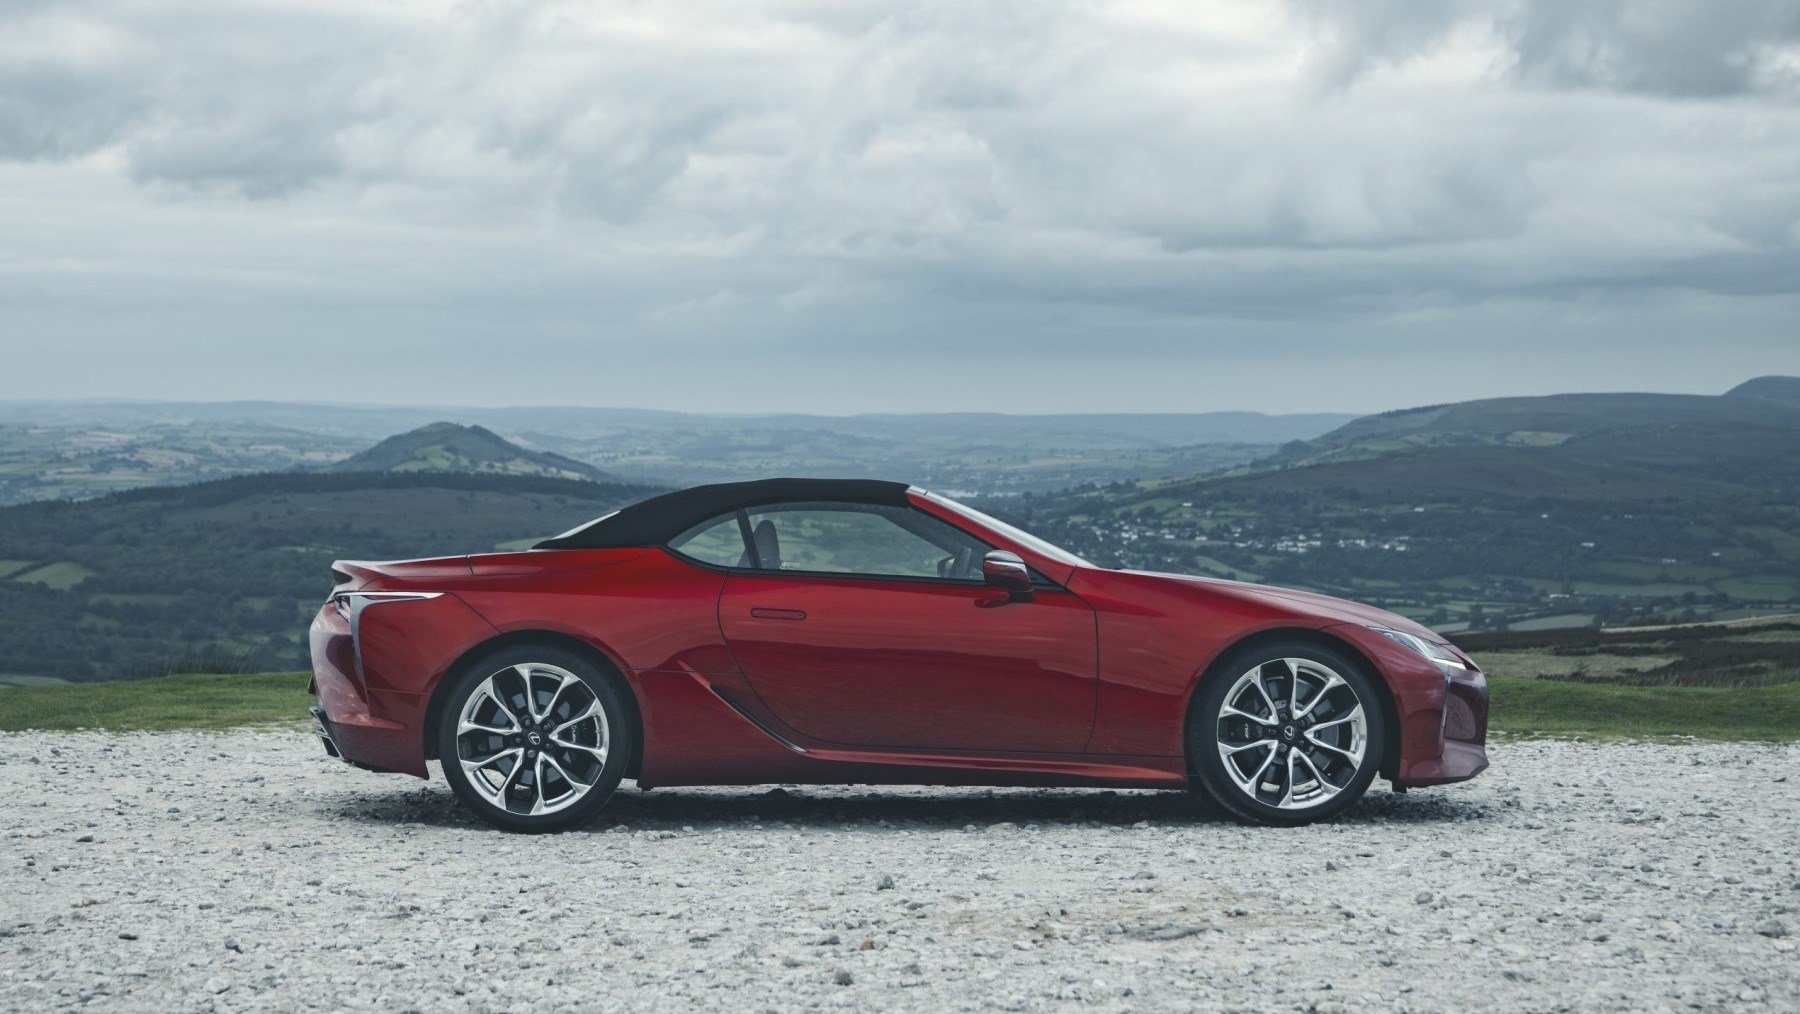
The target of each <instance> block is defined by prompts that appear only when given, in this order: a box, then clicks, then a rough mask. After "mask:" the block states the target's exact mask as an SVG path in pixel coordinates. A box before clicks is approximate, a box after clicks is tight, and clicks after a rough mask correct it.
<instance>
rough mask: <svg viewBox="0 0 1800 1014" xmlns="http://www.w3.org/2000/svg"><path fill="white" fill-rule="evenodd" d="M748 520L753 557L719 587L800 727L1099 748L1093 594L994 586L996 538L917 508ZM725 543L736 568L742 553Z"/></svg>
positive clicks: (852, 734)
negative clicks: (979, 536)
mask: <svg viewBox="0 0 1800 1014" xmlns="http://www.w3.org/2000/svg"><path fill="white" fill-rule="evenodd" d="M733 520H734V522H735V525H734V527H736V529H737V531H738V534H739V536H740V539H741V540H742V541H741V542H740V543H738V545H742V546H743V551H742V553H741V554H740V555H739V558H738V559H737V560H736V561H735V563H737V564H739V566H732V567H731V572H730V574H729V575H728V577H727V578H726V581H725V584H724V587H723V589H722V590H721V592H720V596H719V625H720V628H721V630H722V631H723V633H724V636H725V639H726V641H727V642H728V643H729V645H730V647H731V651H732V653H733V654H734V655H735V656H736V658H737V661H738V665H739V666H740V667H741V668H742V669H743V671H744V675H745V677H746V678H747V679H748V680H749V682H750V684H751V686H752V687H753V688H754V689H755V690H756V693H757V695H758V696H759V697H760V698H761V699H762V701H763V703H764V704H765V705H766V706H767V707H768V708H769V710H770V711H772V712H773V713H774V714H775V716H776V717H778V718H779V719H780V720H781V721H782V722H783V723H785V724H786V725H788V726H789V727H790V728H792V729H793V730H795V731H797V732H799V733H801V734H803V735H805V736H807V737H811V738H813V739H817V740H822V741H825V742H829V743H836V744H844V745H850V746H859V747H882V748H917V749H941V750H999V751H1029V752H1038V753H1074V752H1079V751H1080V750H1081V749H1082V748H1083V747H1084V746H1085V745H1086V744H1087V740H1088V736H1089V734H1090V732H1091V731H1092V728H1093V719H1094V700H1095V680H1096V669H1097V665H1096V661H1097V660H1096V631H1095V618H1094V611H1093V609H1092V608H1091V607H1089V606H1088V604H1087V603H1086V602H1084V601H1082V599H1081V598H1079V597H1078V596H1076V595H1074V594H1072V593H1070V592H1067V591H1064V590H1063V589H1061V588H1059V587H1056V586H1054V585H1051V584H1049V583H1048V582H1045V583H1044V585H1043V587H1041V588H1040V589H1039V590H1037V591H1035V592H1034V593H1033V594H1032V595H1031V596H1029V598H1027V599H1024V600H1019V599H1018V598H1017V597H1014V596H1010V595H1009V594H1008V593H1007V592H1006V591H1005V590H1003V589H999V588H993V587H989V586H988V585H986V584H985V583H984V582H983V581H982V580H981V577H980V575H981V558H982V556H983V555H984V554H985V553H986V552H987V550H988V548H989V547H988V546H986V545H984V544H982V543H980V542H979V541H978V540H976V539H974V538H973V537H971V536H969V535H967V534H965V533H964V532H962V531H961V530H959V529H957V528H954V527H952V526H951V525H949V524H946V523H945V522H943V521H940V520H938V519H937V518H934V517H931V516H930V515H928V514H925V513H924V512H922V511H918V510H914V509H911V508H906V507H896V506H891V505H872V504H846V503H791V504H777V505H773V506H769V507H760V508H753V509H751V510H748V511H744V512H739V513H738V515H737V516H736V517H735V518H734V519H733ZM712 531H713V533H714V537H715V538H718V537H720V536H724V535H725V534H726V533H727V531H728V529H727V528H725V527H723V526H722V525H714V526H713V527H712ZM696 541H697V542H698V541H700V540H696ZM719 544H720V545H722V546H726V547H730V546H731V543H730V541H729V539H728V538H725V539H723V540H722V541H720V542H719ZM715 552H720V555H719V556H717V559H718V561H719V562H720V563H726V561H727V560H729V557H730V555H731V552H732V549H731V548H725V549H724V550H722V551H715ZM726 565H727V566H730V564H729V563H726Z"/></svg>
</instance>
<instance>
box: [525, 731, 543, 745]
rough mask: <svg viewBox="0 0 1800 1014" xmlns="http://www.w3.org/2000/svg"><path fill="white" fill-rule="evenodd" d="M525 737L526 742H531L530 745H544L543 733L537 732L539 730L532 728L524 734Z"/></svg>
mask: <svg viewBox="0 0 1800 1014" xmlns="http://www.w3.org/2000/svg"><path fill="white" fill-rule="evenodd" d="M525 739H526V740H527V741H528V742H530V743H531V745H532V746H542V745H544V737H543V735H542V734H541V733H539V732H537V731H536V730H533V731H531V732H529V733H526V735H525Z"/></svg>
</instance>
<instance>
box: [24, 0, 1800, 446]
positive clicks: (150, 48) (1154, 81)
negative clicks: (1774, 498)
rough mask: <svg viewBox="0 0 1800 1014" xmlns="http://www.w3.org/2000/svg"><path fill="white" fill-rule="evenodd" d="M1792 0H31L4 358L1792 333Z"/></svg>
mask: <svg viewBox="0 0 1800 1014" xmlns="http://www.w3.org/2000/svg"><path fill="white" fill-rule="evenodd" d="M1797 100H1800V4H1796V3H1794V2H1792V0H1732V2H1730V3H1718V2H1716V0H1694V2H1678V0H1545V2H1535V0H1457V2H1438V0H1292V2H1288V3H1278V2H1259V0H1246V2H1235V0H1225V2H1207V3H1192V2H1189V0H1173V2H1166V3H1165V2H1120V3H1103V2H1060V0H1020V2H992V3H990V2H978V0H948V2H935V0H919V2H893V0H779V2H761V0H685V2H680V3H673V2H671V3H662V2H649V0H639V2H626V3H614V2H604V0H574V2H555V0H552V2H541V3H532V2H512V0H468V2H455V3H450V2H437V0H230V2H224V0H186V2H182V3H168V2H166V0H8V2H7V3H6V4H4V5H0V398H6V399H18V398H95V397H109V398H157V399H171V400H233V399H247V398H256V399H263V398H269V399H282V400H306V401H353V402H375V403H392V404H467V405H534V404H546V405H548V404H556V405H605V406H629V407H648V408H663V409H683V410H719V411H735V412H767V411H807V412H826V413H840V412H857V411H943V410H987V411H1003V412H1120V411H1212V410H1220V409H1254V410H1260V411H1266V412H1300V411H1346V412H1364V411H1377V410H1382V409H1388V408H1396V407H1403V406H1408V405H1419V404H1429V403H1437V402H1445V401H1456V400H1463V399H1468V398H1479V397H1491V396H1500V395H1513V394H1537V393H1551V392H1561V391H1584V390H1656V391H1681V392H1697V393H1716V392H1720V391H1723V390H1725V389H1726V388H1728V387H1730V386H1732V385H1734V384H1736V383H1738V382H1739V381H1741V380H1744V379H1747V378H1748V377H1751V376H1755V375H1759V374H1771V373H1786V374H1800V326H1797V325H1800V101H1797Z"/></svg>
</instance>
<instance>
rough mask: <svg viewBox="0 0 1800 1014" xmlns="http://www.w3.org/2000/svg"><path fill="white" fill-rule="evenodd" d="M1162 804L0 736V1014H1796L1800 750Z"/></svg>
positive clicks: (195, 743)
mask: <svg viewBox="0 0 1800 1014" xmlns="http://www.w3.org/2000/svg"><path fill="white" fill-rule="evenodd" d="M1492 755H1493V758H1494V767H1493V769H1492V770H1490V771H1489V772H1488V773H1487V774H1486V775H1484V776H1482V777H1481V778H1480V779H1477V780H1476V781H1475V782H1473V783H1470V784H1468V785H1464V786H1458V787H1453V788H1447V789H1440V790H1434V791H1429V792H1414V793H1412V794H1410V795H1406V796H1397V795H1392V794H1390V793H1388V792H1387V791H1385V789H1382V788H1377V789H1376V790H1375V791H1374V792H1373V793H1372V794H1371V795H1370V797H1369V798H1368V799H1367V800H1365V801H1364V803H1363V804H1362V805H1360V806H1359V807H1357V808H1356V809H1354V810H1353V811H1351V813H1350V814H1349V815H1347V817H1346V818H1345V819H1343V820H1341V821H1340V822H1338V823H1335V824H1331V825H1325V826H1318V827H1312V828H1306V829H1302V830H1298V831H1267V830H1257V829H1250V828H1244V827H1239V826H1237V825H1235V824H1231V823H1228V822H1225V821H1223V820H1222V819H1219V818H1216V817H1212V816H1208V815H1206V814H1202V813H1198V812H1196V811H1195V809H1194V807H1193V804H1192V803H1191V801H1190V800H1189V799H1188V798H1187V797H1186V796H1184V795H1182V794H1179V793H1102V792H1097V791H1079V790H998V791H992V792H989V791H987V790H966V789H867V788H860V787H859V788H844V789H835V788H833V789H819V788H801V789H787V790H777V791H774V792H771V791H770V790H768V789H766V788H752V789H711V790H691V789H659V790H656V791H654V792H648V793H643V792H639V791H637V790H636V789H632V788H629V787H628V788H626V789H625V790H623V791H621V793H620V794H619V796H618V797H616V798H615V799H614V801H613V804H612V806H611V807H610V808H609V809H608V811H607V812H606V813H605V814H603V815H602V817H601V819H600V820H599V821H598V822H597V823H595V824H594V825H592V826H591V827H590V828H588V829H586V830H582V831H575V832H570V833H566V834H563V835H560V836H551V837H541V838H531V837H523V836H516V835H506V834H501V833H498V832H495V831H491V830H489V829H488V828H486V827H485V826H483V825H480V824H477V823H475V822H474V821H473V820H472V819H471V818H469V817H468V816H466V815H465V814H464V813H463V811H462V810H460V809H459V808H458V807H457V806H456V805H455V803H454V801H453V800H452V799H451V797H450V795H449V793H448V791H447V790H446V789H445V788H444V787H443V783H442V782H441V781H434V782H432V783H429V784H426V783H420V782H417V781H414V780H412V779H408V778H402V777H398V776H391V775H385V776H384V775H372V774H367V773H364V772H360V771H355V770H352V769H350V768H348V767H345V766H343V765H341V764H338V763H336V762H332V761H328V760H326V759H325V758H324V757H323V756H322V754H320V752H319V751H318V748H317V747H316V746H314V745H313V744H312V743H311V742H310V741H309V740H307V739H306V738H304V737H302V736H299V735H295V734H291V733H282V734H275V733H258V732H241V733H233V734H226V735H201V734H154V735H153V734H137V735H118V736H111V735H103V734H87V733H74V734H39V733H31V734H16V735H7V736H0V784H4V785H5V786H6V787H7V788H6V793H5V801H4V802H3V803H0V814H4V817H5V819H4V824H3V825H0V836H3V837H0V842H3V845H0V1008H4V1009H7V1010H31V1011H44V1010H53V1009H66V1008H74V1007H86V1008H91V1009H97V1010H108V1009H115V1010H125V1009H131V1010H145V1009H152V1010H209V1009H219V1010H260V1009H277V1010H290V1009H296V1008H307V1007H312V1008H320V1009H342V1008H379V1009H382V1010H406V1009H418V1010H430V1011H439V1010H451V1011H456V1010H465V1009H468V1010H524V1009H528V1008H530V1009H540V1010H541V1009H566V1010H575V1009H616V1010H624V1009H630V1010H645V1009H691V1008H694V1007H699V1006H705V1007H709V1008H710V1007H724V1006H727V1005H730V1006H733V1007H741V1008H744V1009H748V1010H758V1009H772V1010H789V1009H799V1008H806V1007H816V1006H833V1007H852V1008H856V1009H895V1010H900V1009H952V1010H979V1009H987V1008H998V1009H1002V1010H1037V1009H1058V1008H1069V1007H1078V1006H1092V1007H1097V1008H1101V1009H1110V1010H1127V1009H1129V1010H1185V1009H1190V1008H1201V1009H1217V1008H1242V1009H1246V1010H1250V1009H1255V1010H1276V1009H1291V1010H1313V1009H1317V1010H1331V1009H1350V1008H1371V1009H1381V1010H1388V1009H1400V1010H1405V1009H1414V1010H1442V1009H1466V1008H1471V1007H1473V1008H1483V1009H1500V1010H1531V1011H1547V1010H1574V1009H1580V1010H1593V1009H1618V1010H1655V1009H1668V1010H1682V1009H1689V1008H1699V1009H1721V1008H1733V1009H1744V1008H1747V1007H1767V1008H1769V1009H1774V1010H1790V1011H1791V1010H1796V1009H1800V955H1797V954H1796V952H1795V947H1796V940H1797V939H1800V867H1797V866H1796V857H1795V854H1794V850H1795V848H1796V847H1797V846H1800V803H1797V802H1796V798H1797V794H1796V790H1797V789H1800V784H1797V783H1800V779H1796V778H1794V775H1795V774H1796V773H1797V769H1800V747H1794V746H1789V747H1769V746H1717V745H1704V746H1658V745H1608V746H1593V745H1582V744H1575V743H1544V742H1532V743H1502V744H1500V745H1498V746H1497V747H1495V748H1494V749H1493V750H1492Z"/></svg>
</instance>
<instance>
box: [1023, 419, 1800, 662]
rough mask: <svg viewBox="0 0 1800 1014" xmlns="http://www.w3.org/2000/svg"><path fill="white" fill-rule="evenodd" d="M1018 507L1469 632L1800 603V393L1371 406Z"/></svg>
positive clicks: (1067, 536)
mask: <svg viewBox="0 0 1800 1014" xmlns="http://www.w3.org/2000/svg"><path fill="white" fill-rule="evenodd" d="M990 506H991V507H993V508H994V509H998V510H1002V511H1006V510H1008V509H1011V510H1013V511H1014V512H1015V513H1017V514H1018V520H1020V521H1022V522H1025V523H1026V524H1027V525H1028V526H1033V525H1035V526H1036V527H1037V528H1039V529H1040V530H1042V532H1043V533H1044V534H1046V535H1049V536H1051V537H1053V538H1055V539H1060V540H1062V541H1065V542H1066V543H1068V544H1069V545H1070V548H1072V549H1075V550H1076V551H1077V552H1081V553H1083V554H1084V555H1090V556H1091V557H1092V558H1094V559H1096V560H1098V561H1101V562H1106V563H1113V564H1117V565H1122V566H1130V567H1138V568H1147V569H1157V570H1176V571H1187V572H1199V573H1208V574H1214V575H1217V576H1235V577H1241V578H1247V579H1250V580H1265V581H1270V582H1274V583H1278V584H1289V585H1297V586H1300V587H1308V588H1316V589H1320V590H1324V591H1329V592H1334V593H1337V594H1342V595H1346V596H1349V597H1352V598H1360V599H1365V600H1374V601H1377V602H1381V603H1383V604H1386V605H1388V606H1390V607H1392V608H1397V609H1400V610H1401V611H1404V612H1408V613H1410V614H1412V615H1415V616H1417V617H1419V618H1421V619H1425V620H1427V621H1428V622H1431V623H1434V624H1438V625H1444V626H1448V627H1450V628H1451V629H1458V628H1460V627H1465V626H1467V627H1475V628H1477V629H1496V628H1497V627H1503V626H1505V625H1509V624H1510V623H1512V622H1514V621H1517V622H1521V623H1533V624H1536V623H1560V624H1563V625H1569V624H1575V625H1580V624H1582V623H1586V622H1591V621H1593V620H1594V619H1595V618H1596V617H1600V618H1604V619H1607V620H1609V621H1612V622H1622V621H1624V620H1628V619H1632V618H1635V617H1639V616H1643V615H1655V616H1664V615H1669V616H1681V615H1688V614H1692V615H1694V616H1702V617H1707V616H1718V615H1732V614H1734V611H1742V610H1745V609H1776V608H1781V609H1789V610H1791V609H1792V608H1793V606H1794V605H1795V604H1800V406H1796V405H1788V404H1784V403H1781V402H1778V401H1769V400H1761V399H1756V398H1740V397H1725V396H1691V395H1654V394H1590V395H1558V396H1554V397H1543V398H1503V399H1492V400H1485V401H1474V402H1464V403H1460V404H1452V405H1439V406H1430V407H1426V408H1419V409H1408V410H1404V411H1400V412H1390V413H1384V414H1382V415H1379V416H1370V417H1367V418H1364V419H1359V420H1356V421H1355V422H1352V423H1350V424H1348V425H1345V426H1342V427H1340V428H1338V429H1336V430H1334V431H1332V432H1331V433H1328V434H1325V435H1324V436H1321V437H1319V438H1318V439H1316V440H1311V441H1304V442H1298V443H1294V444H1290V445H1287V446H1284V447H1283V448H1282V449H1281V451H1280V452H1279V453H1278V454H1276V455H1273V456H1271V457H1269V458H1265V459H1263V460H1262V461H1259V462H1257V463H1256V464H1255V465H1254V466H1252V467H1250V468H1247V469H1239V470H1236V471H1233V472H1229V473H1224V474H1213V475H1206V476H1199V477H1194V478H1189V479H1183V480H1175V481H1163V482H1146V483H1132V484H1119V485H1117V486H1113V487H1108V488H1105V489H1101V490H1098V491H1096V492H1094V493H1092V494H1090V495H1087V496H1085V497H1073V498H1070V497H1064V498H1042V497H1037V498H1028V499H1024V500H1021V501H1020V503H1019V504H1018V507H1017V508H1009V505H1006V504H1003V503H1000V502H996V503H994V504H991V505H990Z"/></svg>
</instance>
